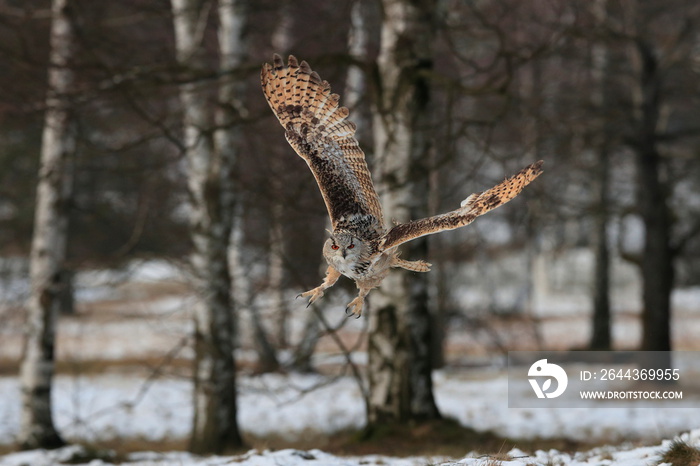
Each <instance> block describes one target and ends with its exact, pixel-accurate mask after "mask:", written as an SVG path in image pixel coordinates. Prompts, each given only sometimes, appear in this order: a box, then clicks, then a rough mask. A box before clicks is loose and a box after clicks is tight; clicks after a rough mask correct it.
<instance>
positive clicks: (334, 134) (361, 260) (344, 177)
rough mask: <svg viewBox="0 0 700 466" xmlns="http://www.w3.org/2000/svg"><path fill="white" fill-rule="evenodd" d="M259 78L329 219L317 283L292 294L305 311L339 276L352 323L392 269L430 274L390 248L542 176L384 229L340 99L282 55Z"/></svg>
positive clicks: (498, 201)
mask: <svg viewBox="0 0 700 466" xmlns="http://www.w3.org/2000/svg"><path fill="white" fill-rule="evenodd" d="M260 80H261V84H262V89H263V93H264V95H265V98H266V99H267V102H268V104H269V105H270V108H272V111H273V112H274V114H275V115H276V116H277V118H278V120H279V122H280V123H281V124H282V127H283V128H284V130H285V136H286V138H287V141H288V142H289V144H290V145H291V146H292V148H294V150H295V151H296V153H297V154H299V156H301V158H302V159H304V161H306V163H307V165H308V166H309V168H310V169H311V172H312V173H313V176H314V178H315V179H316V182H317V184H318V186H319V188H320V190H321V194H322V195H323V200H324V202H325V204H326V208H327V210H328V215H329V216H330V220H331V225H332V231H331V232H330V237H329V238H328V239H327V240H326V242H325V244H324V246H323V257H324V258H325V260H326V262H328V269H327V271H326V276H325V279H324V280H323V283H321V285H319V286H317V287H316V288H314V289H312V290H309V291H306V292H304V293H301V294H300V295H298V296H297V297H306V298H309V301H308V305H310V304H311V303H313V302H315V301H316V300H317V299H319V298H320V297H322V296H323V294H324V292H325V291H326V290H327V289H328V288H330V287H331V286H333V285H334V284H335V283H336V282H337V281H338V278H340V276H341V275H345V276H346V277H348V278H350V279H352V280H354V281H355V284H356V285H357V288H358V289H359V293H358V296H357V297H356V298H355V299H353V300H352V301H351V302H350V303H349V304H348V305H347V307H346V311H345V312H346V314H348V315H352V316H356V317H360V315H361V314H362V308H363V306H364V300H365V297H366V296H367V294H368V293H369V292H370V290H372V289H373V288H375V287H377V286H379V285H380V284H381V283H382V280H384V278H385V277H386V276H387V275H388V274H389V271H390V270H391V269H392V268H395V267H400V268H403V269H406V270H411V271H413V272H427V271H428V270H430V264H429V263H427V262H424V261H422V260H418V261H408V260H404V259H401V258H400V257H399V253H398V251H397V249H398V246H400V245H401V244H403V243H405V242H407V241H411V240H412V239H415V238H419V237H421V236H425V235H430V234H433V233H438V232H441V231H445V230H452V229H454V228H459V227H463V226H465V225H468V224H469V223H471V222H472V221H474V219H476V218H477V217H478V216H480V215H483V214H485V213H486V212H489V211H490V210H493V209H495V208H496V207H498V206H500V205H503V204H505V203H506V202H508V201H509V200H511V199H513V198H514V197H515V196H517V195H518V194H519V193H520V192H521V191H522V190H523V188H524V187H525V186H527V185H528V184H530V182H532V181H533V180H534V179H535V178H537V177H538V176H539V175H540V173H542V163H543V162H542V161H539V162H536V163H533V164H531V165H529V166H527V167H525V168H524V169H522V170H521V171H520V172H519V173H517V174H516V175H514V176H512V177H510V178H508V179H506V180H505V181H503V182H502V183H500V184H498V185H497V186H495V187H493V188H491V189H489V190H486V191H484V192H481V193H475V194H472V195H470V196H469V197H467V198H466V199H465V200H464V201H462V203H461V205H460V207H459V208H458V209H456V210H453V211H450V212H447V213H444V214H440V215H435V216H432V217H427V218H423V219H420V220H412V221H410V222H408V223H401V224H397V225H394V226H392V227H391V228H386V227H385V225H384V217H383V214H382V207H381V205H380V203H379V197H378V196H377V193H376V191H375V189H374V185H373V184H372V178H371V176H370V172H369V169H368V168H367V163H366V162H365V156H364V153H363V152H362V149H360V147H359V145H358V143H357V140H356V139H355V124H353V123H352V122H351V121H349V120H348V119H347V117H348V113H349V112H348V109H347V108H345V107H341V106H339V100H340V98H339V96H338V94H333V93H331V88H330V85H329V84H328V82H327V81H323V80H321V78H320V77H319V75H318V73H316V72H315V71H312V70H311V68H310V67H309V65H308V63H306V62H305V61H302V62H301V63H299V62H298V61H297V59H296V58H295V57H294V56H290V57H289V60H288V62H287V65H286V66H285V65H284V62H283V61H282V58H281V57H280V56H279V55H277V54H275V55H274V56H273V58H272V64H271V65H270V64H267V63H266V64H264V65H263V68H262V72H261V75H260ZM308 305H307V306H308Z"/></svg>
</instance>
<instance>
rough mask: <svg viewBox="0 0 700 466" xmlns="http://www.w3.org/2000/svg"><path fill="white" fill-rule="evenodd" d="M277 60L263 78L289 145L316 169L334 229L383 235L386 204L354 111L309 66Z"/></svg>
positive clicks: (290, 58)
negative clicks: (360, 138)
mask: <svg viewBox="0 0 700 466" xmlns="http://www.w3.org/2000/svg"><path fill="white" fill-rule="evenodd" d="M272 60H273V63H272V65H269V64H267V63H266V64H265V65H263V68H262V72H261V74H260V81H261V83H262V88H263V93H264V94H265V97H266V98H267V102H268V103H269V104H270V108H272V111H273V112H274V113H275V115H276V116H277V118H278V119H279V121H280V123H281V124H282V126H283V127H284V129H285V130H286V132H285V136H286V137H287V141H288V142H289V144H291V146H292V147H293V148H294V150H295V151H296V152H297V154H299V155H300V156H301V157H302V158H303V159H304V160H305V161H306V163H307V164H308V165H309V168H311V172H312V173H313V174H314V177H315V178H316V182H317V183H318V186H319V188H320V189H321V194H322V195H323V200H324V201H325V203H326V208H327V209H328V215H330V218H331V222H332V224H333V229H334V230H335V229H350V230H352V229H353V228H355V227H357V226H358V225H364V226H366V227H367V226H368V227H369V228H368V230H369V231H374V232H376V235H377V236H378V235H380V234H381V233H383V227H382V225H383V219H382V209H381V205H380V203H379V198H378V197H377V193H376V191H375V190H374V185H373V184H372V179H371V177H370V173H369V169H368V168H367V163H366V162H365V154H364V153H363V152H362V149H360V146H359V145H358V143H357V140H356V139H355V124H354V123H352V122H351V121H348V120H347V119H346V118H347V116H348V113H349V112H348V109H347V108H345V107H339V106H338V101H339V96H338V94H331V87H330V85H329V84H328V82H326V81H322V80H321V78H320V77H319V75H318V74H317V73H316V72H315V71H312V70H311V68H310V67H309V65H308V64H307V63H306V62H305V61H302V62H301V64H299V62H298V61H297V59H296V58H295V57H294V56H291V55H290V56H289V61H288V64H287V66H286V67H285V66H284V63H283V61H282V58H281V57H280V56H279V55H277V54H275V55H274V56H273V59H272ZM365 231H367V230H365Z"/></svg>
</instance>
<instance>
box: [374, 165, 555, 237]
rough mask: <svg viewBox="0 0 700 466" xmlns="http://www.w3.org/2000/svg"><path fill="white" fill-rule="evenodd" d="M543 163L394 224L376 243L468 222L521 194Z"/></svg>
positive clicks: (538, 172) (423, 234)
mask: <svg viewBox="0 0 700 466" xmlns="http://www.w3.org/2000/svg"><path fill="white" fill-rule="evenodd" d="M543 163H544V162H543V161H542V160H540V161H539V162H536V163H533V164H531V165H528V166H527V167H525V168H523V169H522V170H520V172H519V173H517V174H516V175H514V176H512V177H510V178H508V179H506V180H505V181H503V182H502V183H500V184H498V185H496V186H494V187H493V188H491V189H489V190H488V191H484V192H482V193H475V194H472V195H471V196H469V197H468V198H466V199H465V200H464V201H462V205H461V206H460V208H459V209H457V210H453V211H451V212H447V213H444V214H440V215H435V216H433V217H428V218H424V219H421V220H413V221H410V222H408V223H401V224H399V225H396V226H395V227H393V228H392V229H391V230H389V231H388V232H387V234H386V235H384V238H382V241H381V242H380V243H379V250H381V251H385V250H387V249H390V248H393V247H395V246H398V245H399V244H401V243H405V242H406V241H410V240H412V239H415V238H418V237H420V236H425V235H430V234H433V233H438V232H441V231H444V230H453V229H455V228H459V227H463V226H465V225H468V224H470V223H471V222H473V221H474V219H476V218H477V217H478V216H479V215H483V214H485V213H486V212H489V211H491V210H493V209H495V208H496V207H498V206H501V205H503V204H505V203H506V202H508V201H510V200H511V199H513V198H514V197H515V196H517V195H518V194H520V191H522V190H523V188H525V186H527V185H528V184H530V183H531V182H532V181H533V180H534V179H535V178H537V177H538V176H540V174H541V173H542V164H543Z"/></svg>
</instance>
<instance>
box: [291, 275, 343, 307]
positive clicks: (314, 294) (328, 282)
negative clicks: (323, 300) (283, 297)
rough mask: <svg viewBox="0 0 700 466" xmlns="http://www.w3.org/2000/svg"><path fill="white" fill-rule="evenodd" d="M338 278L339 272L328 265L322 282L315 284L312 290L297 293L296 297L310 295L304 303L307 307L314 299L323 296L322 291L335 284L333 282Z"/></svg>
mask: <svg viewBox="0 0 700 466" xmlns="http://www.w3.org/2000/svg"><path fill="white" fill-rule="evenodd" d="M339 278H340V272H338V271H337V270H336V269H334V268H333V267H331V266H330V265H329V266H328V270H326V278H325V279H324V280H323V283H321V284H320V285H319V286H317V287H316V288H314V289H313V290H309V291H305V292H303V293H300V294H298V295H297V298H299V297H302V298H306V297H307V296H311V297H310V298H309V304H307V305H306V307H309V306H311V305H312V304H313V303H314V301H316V300H317V299H318V298H320V297H322V296H323V292H324V291H325V290H326V289H328V288H330V287H331V286H333V285H335V282H337V281H338V279H339Z"/></svg>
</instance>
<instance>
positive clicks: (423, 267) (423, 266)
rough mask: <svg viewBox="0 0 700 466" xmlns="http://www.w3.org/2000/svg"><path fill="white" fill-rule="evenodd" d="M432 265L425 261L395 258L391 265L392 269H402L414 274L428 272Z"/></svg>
mask: <svg viewBox="0 0 700 466" xmlns="http://www.w3.org/2000/svg"><path fill="white" fill-rule="evenodd" d="M431 265H432V264H431V263H429V262H425V261H405V260H403V259H399V258H398V257H396V258H394V261H393V262H392V264H391V266H392V267H401V268H402V269H406V270H410V271H412V272H428V271H429V270H430V266H431Z"/></svg>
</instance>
